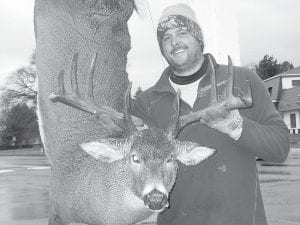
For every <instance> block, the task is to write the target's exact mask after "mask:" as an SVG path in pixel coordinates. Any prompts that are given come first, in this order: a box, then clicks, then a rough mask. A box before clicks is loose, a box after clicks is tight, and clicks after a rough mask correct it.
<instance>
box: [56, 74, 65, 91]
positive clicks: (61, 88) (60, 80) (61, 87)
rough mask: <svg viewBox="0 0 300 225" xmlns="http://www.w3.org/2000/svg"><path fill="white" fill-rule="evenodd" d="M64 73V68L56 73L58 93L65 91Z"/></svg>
mask: <svg viewBox="0 0 300 225" xmlns="http://www.w3.org/2000/svg"><path fill="white" fill-rule="evenodd" d="M64 74H65V71H64V70H61V71H60V72H59V74H58V93H59V94H60V95H62V94H65V93H66V90H65V83H64Z"/></svg>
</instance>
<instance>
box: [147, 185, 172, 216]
mask: <svg viewBox="0 0 300 225" xmlns="http://www.w3.org/2000/svg"><path fill="white" fill-rule="evenodd" d="M144 204H145V205H146V206H147V207H148V208H149V209H151V210H154V211H161V210H163V209H164V208H165V207H168V197H167V195H166V194H164V193H162V192H160V191H158V190H157V189H154V190H153V191H151V192H150V193H148V194H146V195H145V196H144Z"/></svg>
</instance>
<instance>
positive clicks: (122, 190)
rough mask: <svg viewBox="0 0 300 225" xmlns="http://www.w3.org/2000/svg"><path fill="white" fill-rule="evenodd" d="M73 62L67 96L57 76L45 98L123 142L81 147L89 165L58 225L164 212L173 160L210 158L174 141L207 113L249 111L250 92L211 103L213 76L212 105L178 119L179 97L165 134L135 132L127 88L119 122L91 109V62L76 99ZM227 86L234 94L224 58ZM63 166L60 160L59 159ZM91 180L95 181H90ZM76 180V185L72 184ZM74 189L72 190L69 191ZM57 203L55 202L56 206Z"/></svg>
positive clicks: (204, 150)
mask: <svg viewBox="0 0 300 225" xmlns="http://www.w3.org/2000/svg"><path fill="white" fill-rule="evenodd" d="M77 58H78V55H75V56H74V58H73V62H72V69H71V75H70V78H71V80H72V81H71V83H73V84H72V92H70V93H67V92H66V91H65V87H64V72H63V71H62V72H61V73H60V74H59V78H58V83H59V84H58V86H59V88H58V89H59V90H58V92H55V93H52V94H51V95H50V100H51V101H53V102H61V103H63V104H66V105H69V106H72V107H74V108H76V109H80V110H82V111H85V112H88V113H90V114H94V115H96V116H97V118H99V117H101V116H102V115H109V116H110V118H112V120H113V121H114V123H116V124H118V126H120V127H121V128H122V129H123V130H124V137H122V138H102V139H101V138H99V139H98V140H95V141H93V142H89V143H85V144H81V145H80V147H81V148H82V150H84V151H85V152H86V153H87V155H85V156H84V158H83V160H87V158H88V159H89V161H91V162H92V163H91V164H90V163H88V164H87V165H85V167H84V168H82V169H81V174H78V177H74V178H73V181H74V183H73V184H70V185H72V186H73V188H74V189H73V190H74V191H73V192H68V193H65V198H64V199H61V202H60V204H59V205H63V206H67V205H68V206H69V208H67V209H64V212H63V213H62V215H60V218H61V220H62V221H63V223H62V224H68V223H70V222H81V223H86V224H105V225H106V224H107V225H112V224H118V225H120V224H124V225H125V224H134V223H136V222H139V221H140V220H143V219H146V218H147V217H148V216H150V215H151V214H152V213H153V212H160V211H162V210H164V208H165V207H168V196H169V192H170V191H171V188H172V186H173V185H174V183H175V178H176V173H177V162H176V161H177V160H178V161H180V162H181V163H183V164H185V165H187V166H190V165H196V164H199V163H201V162H202V161H203V160H205V159H207V158H209V157H210V156H212V155H213V154H214V153H215V150H214V149H211V148H208V147H202V146H199V145H198V144H196V143H192V142H187V141H179V140H177V139H176V136H177V134H178V132H179V131H180V130H181V129H182V128H183V127H184V126H186V125H187V124H189V123H193V122H195V121H198V120H199V119H201V118H202V115H204V114H205V112H206V111H207V110H212V108H214V109H213V110H215V108H220V107H224V105H226V107H227V108H230V110H233V109H237V108H245V107H249V106H250V105H251V97H250V93H251V92H250V88H249V90H248V94H247V95H242V96H240V97H234V96H233V95H232V92H231V91H227V93H225V98H224V100H222V101H221V102H218V101H217V100H216V96H217V93H216V84H215V73H214V71H213V70H212V74H211V80H212V84H214V85H212V88H211V91H212V95H211V96H212V97H211V104H210V105H209V106H208V107H207V108H205V109H203V110H201V111H198V112H194V113H191V114H189V115H185V116H180V115H179V94H178V95H177V98H176V101H175V102H174V112H175V115H174V116H173V117H172V122H171V124H170V126H169V128H168V129H166V130H162V129H158V128H155V127H149V128H145V129H141V130H138V129H137V127H136V126H135V124H134V122H133V121H132V117H131V115H130V114H129V110H128V109H129V107H130V86H129V88H127V91H126V95H125V108H124V113H123V116H121V115H120V114H119V113H118V112H116V111H115V110H114V109H113V108H110V107H108V106H104V107H97V106H96V105H95V104H94V103H93V94H92V93H93V91H92V90H93V88H92V86H93V85H92V84H93V82H92V80H93V76H94V66H95V60H93V62H92V65H91V67H90V72H89V73H88V74H89V75H88V76H87V77H88V78H87V94H86V97H85V98H83V97H81V95H80V93H79V90H78V85H77V69H76V67H77V66H76V65H77ZM211 66H212V62H211ZM229 68H230V70H229V74H230V76H229V82H228V83H229V86H228V89H227V90H230V89H232V88H233V70H232V64H231V60H230V58H229ZM61 161H62V163H63V159H61ZM93 175H94V176H93ZM77 179H79V181H80V182H76V180H77ZM74 184H75V186H74ZM58 201H59V200H58Z"/></svg>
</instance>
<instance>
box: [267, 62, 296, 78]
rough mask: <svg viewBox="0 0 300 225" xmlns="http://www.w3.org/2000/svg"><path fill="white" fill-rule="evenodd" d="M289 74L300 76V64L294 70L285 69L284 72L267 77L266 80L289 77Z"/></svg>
mask: <svg viewBox="0 0 300 225" xmlns="http://www.w3.org/2000/svg"><path fill="white" fill-rule="evenodd" d="M289 76H292V77H293V76H300V66H298V67H296V68H294V69H292V70H288V71H285V72H283V73H280V74H277V75H275V76H273V77H270V78H268V79H265V80H264V81H268V80H272V79H274V78H277V77H289Z"/></svg>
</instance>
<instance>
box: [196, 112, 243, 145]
mask: <svg viewBox="0 0 300 225" xmlns="http://www.w3.org/2000/svg"><path fill="white" fill-rule="evenodd" d="M200 122H202V123H204V124H206V125H207V126H209V127H210V128H213V129H216V130H218V131H220V132H222V133H224V134H228V135H229V136H230V137H231V138H232V139H234V140H235V141H237V140H238V139H239V138H240V136H241V134H242V130H243V118H242V117H241V115H240V113H239V111H238V110H232V111H227V110H226V109H225V108H224V109H223V110H220V108H219V109H218V110H216V109H211V110H209V111H207V112H206V115H205V116H203V118H202V119H201V120H200Z"/></svg>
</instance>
